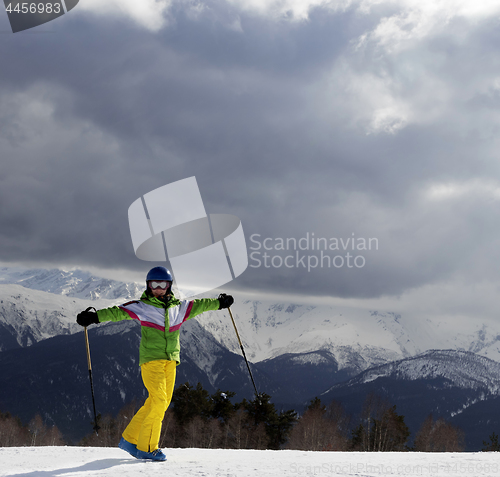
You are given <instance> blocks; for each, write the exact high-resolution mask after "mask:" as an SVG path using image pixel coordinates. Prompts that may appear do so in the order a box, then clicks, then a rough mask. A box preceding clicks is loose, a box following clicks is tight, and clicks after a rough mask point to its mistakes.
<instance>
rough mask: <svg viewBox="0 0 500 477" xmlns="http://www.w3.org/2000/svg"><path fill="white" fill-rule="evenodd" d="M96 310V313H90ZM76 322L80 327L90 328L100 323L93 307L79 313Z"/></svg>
mask: <svg viewBox="0 0 500 477" xmlns="http://www.w3.org/2000/svg"><path fill="white" fill-rule="evenodd" d="M90 310H94V311H90ZM76 322H77V323H78V324H79V325H80V326H89V325H94V324H97V323H99V318H97V312H96V309H95V308H94V307H92V306H89V307H88V308H87V309H86V310H85V311H82V312H81V313H78V315H77V317H76Z"/></svg>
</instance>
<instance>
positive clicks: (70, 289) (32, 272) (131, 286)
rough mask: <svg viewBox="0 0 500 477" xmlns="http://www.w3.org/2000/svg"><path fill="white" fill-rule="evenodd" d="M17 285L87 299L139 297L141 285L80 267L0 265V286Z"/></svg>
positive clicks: (142, 286)
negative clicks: (70, 268)
mask: <svg viewBox="0 0 500 477" xmlns="http://www.w3.org/2000/svg"><path fill="white" fill-rule="evenodd" d="M3 284H17V285H21V286H23V287H25V288H30V289H32V290H40V291H45V292H49V293H54V294H56V295H64V296H69V297H74V298H82V299H86V300H99V299H108V300H116V299H132V298H138V297H139V296H140V295H141V293H142V292H143V290H144V285H143V284H138V283H123V282H118V281H116V280H109V279H107V278H100V277H96V276H94V275H92V274H90V273H88V272H85V271H82V270H58V269H51V270H46V269H43V268H36V269H26V268H21V267H2V268H0V285H3Z"/></svg>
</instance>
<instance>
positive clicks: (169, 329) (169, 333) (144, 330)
mask: <svg viewBox="0 0 500 477" xmlns="http://www.w3.org/2000/svg"><path fill="white" fill-rule="evenodd" d="M218 309H219V300H218V299H217V298H201V299H196V300H178V299H177V298H175V297H174V296H171V297H170V299H169V300H168V301H167V302H163V301H161V300H159V299H158V298H155V297H154V296H149V295H147V294H146V292H144V293H143V294H142V296H141V299H140V300H134V301H129V302H127V303H124V304H123V305H120V306H113V307H111V308H103V309H102V310H98V311H97V317H98V319H99V322H103V321H122V320H138V321H139V322H140V323H141V345H140V348H139V365H142V364H144V363H147V362H148V361H155V360H158V359H166V360H169V361H176V362H177V364H179V363H180V342H179V334H180V327H181V326H182V324H183V323H184V322H185V321H186V320H190V319H191V318H194V317H195V316H196V315H199V314H200V313H203V312H204V311H209V310H218Z"/></svg>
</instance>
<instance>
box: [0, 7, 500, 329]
mask: <svg viewBox="0 0 500 477" xmlns="http://www.w3.org/2000/svg"><path fill="white" fill-rule="evenodd" d="M9 31H10V27H9V23H8V19H7V15H6V14H5V13H4V14H3V15H0V55H1V59H2V67H1V69H0V157H1V168H0V201H1V209H0V261H1V262H2V263H3V264H4V265H9V264H23V265H26V266H30V267H31V266H35V267H37V266H53V267H80V268H84V269H93V270H96V269H100V270H101V271H102V273H104V274H108V275H115V276H116V275H120V274H122V275H123V276H124V277H125V276H126V277H127V278H129V277H132V276H133V277H135V278H137V279H141V277H143V275H144V272H145V271H147V270H148V269H149V268H150V267H151V263H149V262H143V261H141V260H139V259H137V258H136V257H135V254H134V250H133V247H132V242H131V237H130V232H129V226H128V215H127V214H128V207H129V206H130V204H131V203H132V202H133V201H135V200H136V199H137V198H139V197H141V196H142V195H144V194H145V193H147V192H149V191H151V190H153V189H156V188H158V187H161V186H163V185H165V184H168V183H171V182H174V181H177V180H180V179H184V178H186V177H190V176H196V179H197V182H198V185H199V188H200V191H201V194H202V197H203V200H204V203H205V206H206V209H207V212H208V213H227V214H233V215H236V216H238V217H239V218H240V219H241V221H242V224H243V229H244V231H245V236H246V239H247V245H248V247H249V254H250V257H251V259H250V262H249V264H250V266H249V268H248V269H247V270H246V271H245V272H244V274H243V275H241V276H240V277H239V278H238V279H237V280H235V281H234V282H232V283H231V284H230V285H228V286H227V287H225V289H227V290H229V291H232V292H234V293H238V292H243V291H250V292H253V293H262V292H263V291H265V292H266V293H271V294H275V295H283V294H285V295H286V294H288V295H294V298H296V297H297V295H300V296H301V297H302V296H303V297H308V296H315V297H321V298H323V299H327V298H328V299H331V300H343V301H344V302H346V303H347V302H349V303H353V304H357V305H359V306H375V304H378V305H377V306H382V307H386V308H387V309H401V310H405V309H408V308H411V307H420V308H421V309H422V310H424V308H425V310H426V312H428V313H434V314H437V315H443V316H444V315H447V316H449V315H453V314H457V316H458V315H460V316H461V317H463V316H465V317H468V318H470V317H474V316H475V315H484V316H486V315H487V316H489V317H490V318H492V319H494V318H495V317H496V315H497V312H496V309H497V308H498V305H499V304H500V294H499V293H498V292H499V291H500V272H499V270H500V267H499V264H500V252H499V250H500V148H499V139H498V136H499V132H500V54H499V51H500V3H499V2H498V1H493V0H490V1H488V0H483V1H482V2H477V1H474V0H441V1H438V2H436V1H434V0H418V1H417V0H392V1H391V0H332V1H327V0H279V1H276V0H207V1H203V0H200V1H195V0H193V1H190V0H183V1H176V0H156V1H155V0H142V1H141V2H137V1H135V0H80V3H79V4H78V6H77V7H76V8H75V9H74V10H72V11H71V12H69V13H68V14H67V15H64V16H62V17H60V18H58V19H57V20H55V21H53V22H50V23H47V24H45V25H42V26H40V27H37V28H35V29H32V30H27V31H25V32H19V33H16V34H12V33H9ZM172 207H175V197H172V198H171V200H170V201H169V202H168V203H165V209H166V210H167V211H168V210H169V208H172ZM313 235H314V237H315V239H317V238H324V239H326V241H327V242H328V244H329V246H330V245H331V244H334V243H337V244H338V245H339V248H340V249H338V250H332V249H330V248H328V249H327V250H324V251H323V257H325V255H326V258H323V261H322V262H321V263H320V264H319V265H318V266H316V268H310V269H309V270H308V268H307V267H308V262H307V260H311V262H310V263H311V265H314V264H315V263H316V262H315V260H317V259H319V258H321V255H320V252H319V251H317V250H312V249H311V247H312V242H311V241H309V242H308V245H307V246H308V248H309V249H304V250H302V249H298V250H281V249H280V240H279V239H283V240H286V239H290V240H289V244H292V243H293V240H295V241H296V242H297V243H298V242H299V240H300V239H301V238H303V237H309V238H311V237H313ZM251 237H253V240H252V239H251ZM370 238H371V239H374V240H372V242H370V243H371V245H372V247H371V250H368V249H366V250H365V249H363V247H362V244H363V243H366V244H367V245H366V248H369V247H368V239H370ZM265 239H268V240H267V242H265V244H266V246H267V247H268V248H270V250H267V251H266V250H264V240H265ZM348 240H349V242H348ZM352 240H355V242H354V243H355V244H356V249H355V250H352V246H351V245H352V243H353V242H352ZM305 243H306V242H305V241H303V242H302V245H303V246H304V245H305ZM322 243H324V242H322ZM342 243H343V244H347V246H346V249H345V250H343V249H342V247H343V246H342ZM259 247H260V248H259ZM303 248H305V247H303ZM264 252H266V253H267V254H268V256H269V259H268V260H269V261H268V262H267V265H268V266H267V267H266V263H265V262H264V255H263V253H264ZM347 253H349V254H350V258H349V257H347ZM252 254H253V255H252ZM290 255H291V256H292V257H293V258H290V259H289V260H288V261H287V262H286V265H285V261H284V260H285V258H286V257H287V256H290ZM336 256H339V257H340V258H336V259H335V257H336ZM273 257H275V258H273ZM301 257H304V258H303V260H302V261H301V260H300V258H301ZM308 257H315V258H310V259H309V258H308ZM356 257H361V258H357V261H356V262H354V259H355V258H356ZM271 260H273V261H271ZM333 260H335V262H333ZM327 263H330V266H327ZM332 263H334V265H333V266H332V265H331V264H332ZM321 265H323V266H321ZM425 310H424V311H425Z"/></svg>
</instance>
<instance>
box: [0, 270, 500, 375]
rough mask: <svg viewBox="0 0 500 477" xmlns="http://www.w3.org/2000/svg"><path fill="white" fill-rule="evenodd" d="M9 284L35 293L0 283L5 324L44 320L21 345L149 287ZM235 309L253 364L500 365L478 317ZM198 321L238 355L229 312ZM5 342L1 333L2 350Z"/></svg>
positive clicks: (493, 339) (44, 275)
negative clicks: (449, 357) (417, 361)
mask: <svg viewBox="0 0 500 477" xmlns="http://www.w3.org/2000/svg"><path fill="white" fill-rule="evenodd" d="M7 283H13V284H17V285H18V286H19V285H22V286H23V287H25V289H30V291H29V293H28V292H25V293H23V292H22V290H21V288H15V286H14V285H9V286H5V285H4V286H0V300H3V303H0V323H3V326H4V327H5V326H12V327H14V328H15V327H18V329H17V331H20V329H19V327H21V328H22V326H24V325H22V324H21V323H25V324H26V326H27V325H28V322H29V319H30V318H31V319H34V317H38V318H37V319H34V321H33V328H34V329H35V331H34V332H33V333H32V335H33V336H29V333H28V332H26V333H25V338H21V339H20V340H18V341H20V344H22V345H23V346H24V345H27V344H29V343H30V342H32V341H33V340H35V341H36V340H39V339H42V338H44V337H49V336H54V334H57V333H58V332H57V330H56V328H57V326H53V325H54V324H55V322H54V323H53V324H51V323H50V321H51V320H52V321H54V320H56V321H57V319H59V321H60V322H61V326H62V328H61V331H60V332H61V333H66V332H70V333H71V332H73V331H74V330H75V328H74V316H75V314H76V312H78V311H80V310H82V309H85V308H86V307H87V306H91V305H93V306H95V307H96V308H103V307H105V306H110V304H118V303H120V302H123V301H125V300H128V299H130V298H136V297H138V296H140V294H141V292H142V290H143V285H142V284H137V283H122V282H118V281H113V280H106V279H102V278H98V277H94V276H92V275H91V274H89V273H87V272H82V271H79V270H73V271H63V270H44V269H34V270H28V269H23V268H20V267H3V268H0V284H7ZM13 287H14V288H13ZM36 290H39V291H40V293H38V294H37V293H36ZM42 292H45V293H49V294H50V295H43V293H42ZM214 296H216V295H214ZM31 297H32V298H31ZM78 298H80V299H82V301H78ZM104 298H106V300H103V299H104ZM52 302H53V303H52ZM232 310H233V314H234V316H235V319H236V322H237V326H238V331H239V332H240V335H241V337H242V340H243V342H244V346H245V350H246V352H247V356H248V358H249V359H250V360H251V361H252V362H260V361H264V360H269V359H273V358H276V357H278V356H282V355H284V354H300V355H305V354H307V353H310V352H314V351H318V350H326V351H328V352H330V353H331V354H332V355H333V356H334V358H335V360H336V361H337V363H338V369H339V370H346V371H348V372H349V373H351V374H353V373H356V372H360V371H363V370H365V369H368V368H369V367H372V366H377V365H380V364H384V363H387V362H390V361H394V360H398V359H402V358H406V357H410V356H415V355H417V354H419V353H422V352H424V351H426V350H428V349H455V350H464V351H472V352H475V353H477V354H480V355H482V356H486V357H489V358H490V359H493V360H496V361H500V323H497V322H485V321H482V320H480V319H478V320H477V321H472V320H468V321H462V322H457V321H456V320H455V319H453V317H450V318H449V319H440V320H439V321H431V320H429V319H427V318H426V317H420V318H415V317H409V316H402V315H401V314H398V313H394V312H390V311H379V310H367V309H362V308H352V307H351V308H350V307H339V306H328V305H318V306H312V305H305V304H291V303H276V302H269V301H263V300H262V301H254V300H245V301H241V300H239V299H238V297H236V302H235V304H234V305H233V307H232ZM41 317H43V320H42V319H40V318H41ZM45 317H48V318H50V319H49V320H47V319H46V318H45ZM21 318H22V319H21ZM23 320H24V321H23ZM198 321H199V323H200V325H201V326H202V327H203V328H204V329H205V330H206V331H208V332H210V333H211V334H212V335H213V336H214V337H215V339H216V340H217V341H218V342H219V343H220V344H221V345H222V346H224V347H226V348H228V349H229V350H230V351H232V352H234V353H239V352H240V351H239V344H238V342H237V339H236V336H235V332H234V329H233V327H232V324H231V321H230V319H229V316H228V313H227V311H217V312H210V313H207V314H206V315H203V317H202V318H200V319H199V320H198ZM42 323H44V324H45V326H42ZM0 326H1V325H0ZM11 331H12V330H11ZM21 334H22V333H21ZM4 341H5V340H4ZM1 342H2V331H1V330H0V349H2V348H1ZM4 346H5V345H4Z"/></svg>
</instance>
